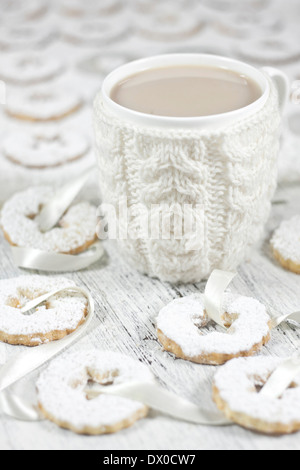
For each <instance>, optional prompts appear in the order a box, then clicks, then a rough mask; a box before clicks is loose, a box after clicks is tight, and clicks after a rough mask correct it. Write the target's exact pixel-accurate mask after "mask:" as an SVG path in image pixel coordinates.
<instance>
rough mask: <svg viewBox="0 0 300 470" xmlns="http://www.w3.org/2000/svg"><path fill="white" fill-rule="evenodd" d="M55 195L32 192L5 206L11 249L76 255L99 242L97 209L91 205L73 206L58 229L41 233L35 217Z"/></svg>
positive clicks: (40, 190) (4, 225) (4, 222)
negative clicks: (16, 247) (18, 248)
mask: <svg viewBox="0 0 300 470" xmlns="http://www.w3.org/2000/svg"><path fill="white" fill-rule="evenodd" d="M53 195H54V190H53V189H52V188H48V187H37V188H30V189H28V190H26V191H24V192H20V193H17V194H15V195H14V196H13V197H12V198H11V199H10V200H8V201H7V202H6V203H5V204H4V206H3V208H2V213H1V227H2V230H3V232H4V236H5V238H6V239H7V241H8V242H9V243H10V244H11V245H12V246H18V247H22V248H25V247H26V248H33V249H37V250H42V251H46V252H55V253H63V254H69V255H76V254H79V253H82V252H84V251H86V250H87V249H88V248H89V247H90V246H91V245H92V244H93V243H94V242H95V241H96V240H97V234H96V228H97V209H96V207H95V206H93V205H91V204H90V203H88V202H81V203H78V204H75V205H73V206H71V207H70V208H69V209H68V210H67V211H66V213H65V214H64V215H63V217H62V218H61V220H60V221H59V222H58V224H57V226H56V227H54V228H53V229H52V230H49V231H48V232H45V233H44V232H41V231H40V229H39V225H38V223H37V220H36V217H37V215H38V214H39V213H40V211H41V209H42V207H43V206H44V205H45V204H46V203H47V202H48V201H49V200H50V199H51V197H53Z"/></svg>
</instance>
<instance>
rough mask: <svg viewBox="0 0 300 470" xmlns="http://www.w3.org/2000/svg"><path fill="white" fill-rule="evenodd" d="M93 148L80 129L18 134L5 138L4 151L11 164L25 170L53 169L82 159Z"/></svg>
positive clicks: (19, 132)
mask: <svg viewBox="0 0 300 470" xmlns="http://www.w3.org/2000/svg"><path fill="white" fill-rule="evenodd" d="M89 149H90V145H89V142H88V140H87V138H86V137H85V136H84V135H83V134H82V133H81V132H80V131H78V130H76V131H75V130H72V129H53V130H46V129H45V130H43V129H41V130H40V131H33V132H29V131H26V132H24V131H18V132H14V133H12V134H9V135H8V136H7V137H6V139H4V142H3V145H2V152H3V154H4V155H5V157H6V158H8V159H9V160H10V161H12V162H14V163H16V164H18V165H21V166H23V167H26V168H36V169H47V168H54V167H58V166H61V165H66V164H67V163H70V162H73V161H75V160H79V159H80V158H82V157H83V156H85V155H86V154H87V152H88V151H89Z"/></svg>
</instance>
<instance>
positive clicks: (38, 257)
mask: <svg viewBox="0 0 300 470" xmlns="http://www.w3.org/2000/svg"><path fill="white" fill-rule="evenodd" d="M11 249H12V255H13V258H14V262H15V263H16V265H17V266H19V267H20V268H25V269H35V270H38V271H45V272H57V273H64V272H73V271H80V270H82V269H85V268H88V267H89V266H91V265H92V264H94V263H96V262H97V261H98V260H100V259H101V258H102V256H103V255H104V248H103V245H102V243H101V242H97V243H95V244H94V245H92V246H91V247H90V248H89V249H88V250H87V251H85V252H84V253H81V254H79V255H64V254H61V253H53V252H47V251H41V250H36V249H34V248H21V247H18V246H13V247H11Z"/></svg>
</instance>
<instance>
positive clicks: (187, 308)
mask: <svg viewBox="0 0 300 470" xmlns="http://www.w3.org/2000/svg"><path fill="white" fill-rule="evenodd" d="M223 311H224V312H226V314H225V315H224V316H223V318H224V323H225V325H226V326H228V327H229V329H228V330H227V331H224V330H222V329H221V328H219V327H216V326H213V325H212V324H211V325H210V319H209V318H208V316H207V315H206V313H205V310H204V297H203V296H202V295H200V294H196V295H193V296H189V297H185V298H183V299H179V300H175V301H173V302H171V303H170V304H169V305H167V306H166V307H165V308H163V309H162V310H161V312H160V314H159V316H158V319H157V328H158V335H159V339H160V341H161V342H162V344H163V346H164V347H165V349H166V350H168V351H170V352H173V353H174V354H175V355H177V356H178V357H181V358H183V359H188V360H191V361H194V362H198V363H204V364H223V363H224V362H226V361H228V360H229V359H231V358H232V357H237V356H243V355H252V354H254V353H255V352H256V350H258V349H259V348H260V347H261V346H262V345H263V344H265V343H266V342H267V341H268V340H269V335H270V326H269V322H270V317H269V315H268V314H267V312H266V308H265V307H264V305H262V304H261V303H260V302H258V301H257V300H255V299H252V298H248V297H241V296H235V295H232V294H226V295H225V297H224V305H223ZM206 326H208V329H206V331H205V330H204V327H206Z"/></svg>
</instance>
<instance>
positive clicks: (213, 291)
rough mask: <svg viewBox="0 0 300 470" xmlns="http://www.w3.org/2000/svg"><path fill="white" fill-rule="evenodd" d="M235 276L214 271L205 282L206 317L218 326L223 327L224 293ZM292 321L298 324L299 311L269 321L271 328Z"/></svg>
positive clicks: (230, 273)
mask: <svg viewBox="0 0 300 470" xmlns="http://www.w3.org/2000/svg"><path fill="white" fill-rule="evenodd" d="M236 276H237V273H232V272H227V271H219V270H215V271H213V272H212V274H211V276H210V278H209V279H208V281H207V284H206V288H205V293H204V305H205V310H206V313H207V315H208V316H209V317H210V318H211V319H212V320H213V321H214V322H215V323H217V324H218V325H220V326H222V327H223V328H225V327H224V323H223V320H222V318H223V315H224V313H226V312H224V310H223V299H224V295H225V291H226V289H227V288H228V286H229V285H230V283H231V282H232V281H233V279H234V278H235V277H236ZM288 320H292V321H295V322H297V323H300V311H297V312H292V313H288V314H285V315H281V316H278V317H277V318H273V319H272V320H271V328H272V329H274V328H277V327H278V326H280V325H281V324H282V323H284V322H286V321H288Z"/></svg>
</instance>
